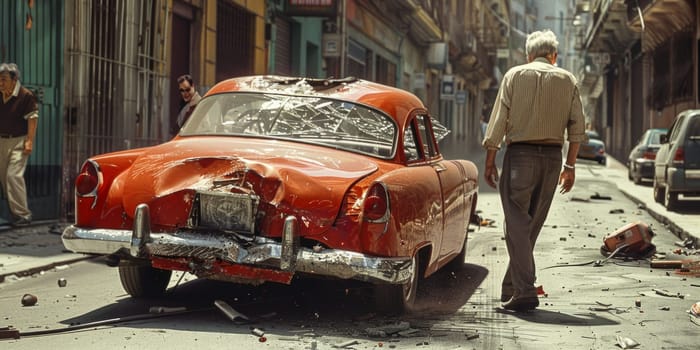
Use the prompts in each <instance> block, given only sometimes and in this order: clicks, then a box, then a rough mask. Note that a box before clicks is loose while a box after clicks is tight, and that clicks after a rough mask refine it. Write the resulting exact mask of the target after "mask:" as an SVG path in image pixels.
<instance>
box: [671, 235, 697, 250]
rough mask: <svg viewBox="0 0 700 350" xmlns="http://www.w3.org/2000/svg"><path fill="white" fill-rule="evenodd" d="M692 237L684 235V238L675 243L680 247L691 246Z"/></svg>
mask: <svg viewBox="0 0 700 350" xmlns="http://www.w3.org/2000/svg"><path fill="white" fill-rule="evenodd" d="M693 244H694V243H693V239H692V238H690V237H686V239H684V240H682V241H676V242H675V245H677V246H679V247H681V248H693Z"/></svg>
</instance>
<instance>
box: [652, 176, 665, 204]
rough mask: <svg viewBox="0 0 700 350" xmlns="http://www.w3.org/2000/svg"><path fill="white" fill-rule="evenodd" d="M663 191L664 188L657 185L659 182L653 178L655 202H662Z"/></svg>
mask: <svg viewBox="0 0 700 350" xmlns="http://www.w3.org/2000/svg"><path fill="white" fill-rule="evenodd" d="M664 192H665V191H664V189H663V188H662V187H661V186H659V183H658V182H657V181H656V179H654V201H656V203H663V202H664V194H665V193H664Z"/></svg>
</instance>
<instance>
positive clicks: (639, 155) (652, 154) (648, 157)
mask: <svg viewBox="0 0 700 350" xmlns="http://www.w3.org/2000/svg"><path fill="white" fill-rule="evenodd" d="M667 132H668V129H660V128H656V129H647V131H645V132H644V134H643V135H642V137H641V138H640V139H639V142H637V144H636V145H635V146H634V148H632V151H630V154H629V157H627V177H628V178H629V179H630V180H632V181H634V183H636V184H638V183H640V182H641V181H642V179H649V180H651V179H653V178H654V159H656V151H658V150H659V146H660V144H661V135H665V134H666V133H667Z"/></svg>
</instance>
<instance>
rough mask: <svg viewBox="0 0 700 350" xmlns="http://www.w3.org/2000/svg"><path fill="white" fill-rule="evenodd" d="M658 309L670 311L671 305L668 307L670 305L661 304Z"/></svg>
mask: <svg viewBox="0 0 700 350" xmlns="http://www.w3.org/2000/svg"><path fill="white" fill-rule="evenodd" d="M659 310H661V311H670V310H671V307H670V306H662V307H660V308H659Z"/></svg>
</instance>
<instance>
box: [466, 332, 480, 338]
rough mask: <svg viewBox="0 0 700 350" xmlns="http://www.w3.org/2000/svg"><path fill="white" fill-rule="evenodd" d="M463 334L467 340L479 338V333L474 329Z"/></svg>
mask: <svg viewBox="0 0 700 350" xmlns="http://www.w3.org/2000/svg"><path fill="white" fill-rule="evenodd" d="M465 336H466V337H467V340H472V339H476V338H479V333H477V332H476V331H474V332H467V334H465Z"/></svg>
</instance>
